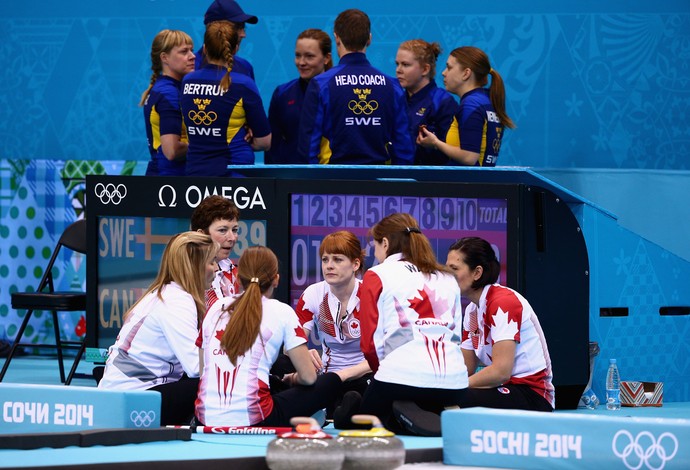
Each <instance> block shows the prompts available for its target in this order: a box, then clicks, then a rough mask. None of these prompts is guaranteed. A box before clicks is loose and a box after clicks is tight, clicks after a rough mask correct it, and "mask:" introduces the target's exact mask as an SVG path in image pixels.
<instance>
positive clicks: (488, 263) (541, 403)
mask: <svg viewBox="0 0 690 470" xmlns="http://www.w3.org/2000/svg"><path fill="white" fill-rule="evenodd" d="M446 265H447V266H448V267H449V268H450V269H451V270H452V271H453V272H454V273H455V277H456V279H457V281H458V285H459V286H460V291H461V292H462V295H463V296H464V297H466V298H467V299H469V300H470V302H471V303H470V304H469V305H468V306H467V308H466V309H465V316H464V321H463V328H462V352H463V355H464V357H465V364H467V369H468V372H469V374H470V377H469V383H470V388H469V390H468V391H467V393H466V394H465V397H464V398H463V400H462V401H461V402H460V403H459V405H460V407H461V408H468V407H472V406H483V407H487V408H503V409H523V410H533V411H553V409H554V405H555V395H554V387H553V383H552V382H551V379H552V372H551V359H550V357H549V350H548V348H547V347H546V339H545V338H544V332H543V331H542V329H541V325H540V324H539V319H538V318H537V315H536V314H535V313H534V310H533V309H532V307H531V305H530V304H529V302H527V300H526V299H525V298H524V297H523V296H522V295H520V294H519V293H518V292H516V291H514V290H513V289H510V288H508V287H505V286H502V285H500V284H498V283H496V281H497V280H498V275H499V273H500V270H501V267H500V263H499V262H498V259H497V258H496V253H495V252H494V250H493V248H492V247H491V244H489V242H487V241H486V240H484V239H482V238H478V237H467V238H462V239H460V240H458V241H457V242H455V243H454V244H453V245H451V247H450V249H449V251H448V259H447V262H446ZM481 365H483V366H484V367H481V368H480V367H479V366H481Z"/></svg>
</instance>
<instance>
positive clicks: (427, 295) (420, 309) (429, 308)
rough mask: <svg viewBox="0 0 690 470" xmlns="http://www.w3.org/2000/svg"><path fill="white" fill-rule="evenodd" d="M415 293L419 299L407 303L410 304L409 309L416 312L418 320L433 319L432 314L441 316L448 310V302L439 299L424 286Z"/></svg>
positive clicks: (415, 298)
mask: <svg viewBox="0 0 690 470" xmlns="http://www.w3.org/2000/svg"><path fill="white" fill-rule="evenodd" d="M417 292H418V293H419V297H413V298H412V299H408V302H410V308H412V309H413V310H414V311H415V312H417V314H418V315H419V318H435V317H436V315H434V312H436V313H438V315H439V316H441V314H443V313H444V312H445V311H446V310H448V302H447V301H446V300H445V299H442V298H441V299H439V298H438V297H437V296H436V292H435V291H433V290H432V289H429V287H428V286H426V285H425V286H424V288H423V289H422V290H418V291H417Z"/></svg>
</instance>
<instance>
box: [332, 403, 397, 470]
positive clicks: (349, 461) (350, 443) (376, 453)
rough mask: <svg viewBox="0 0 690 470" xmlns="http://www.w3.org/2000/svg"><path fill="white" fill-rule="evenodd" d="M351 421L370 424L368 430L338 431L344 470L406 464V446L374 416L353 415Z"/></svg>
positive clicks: (393, 466)
mask: <svg viewBox="0 0 690 470" xmlns="http://www.w3.org/2000/svg"><path fill="white" fill-rule="evenodd" d="M352 422H353V423H356V424H370V425H371V429H368V430H347V431H341V432H340V434H339V435H338V439H337V441H338V442H339V443H340V444H341V445H342V446H343V449H344V451H345V461H344V462H343V467H342V468H343V470H355V469H367V470H371V469H377V470H388V469H393V468H398V467H400V466H402V465H403V464H404V463H405V446H404V445H403V443H402V441H401V440H400V439H398V438H397V437H395V434H393V433H392V432H390V431H389V430H387V429H385V428H384V427H383V425H382V424H381V421H380V420H379V419H378V418H377V417H376V416H373V415H354V416H353V417H352Z"/></svg>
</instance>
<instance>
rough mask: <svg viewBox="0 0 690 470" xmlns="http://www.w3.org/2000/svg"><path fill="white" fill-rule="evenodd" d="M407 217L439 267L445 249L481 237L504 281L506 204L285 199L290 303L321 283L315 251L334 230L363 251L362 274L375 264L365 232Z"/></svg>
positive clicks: (355, 197)
mask: <svg viewBox="0 0 690 470" xmlns="http://www.w3.org/2000/svg"><path fill="white" fill-rule="evenodd" d="M396 212H406V213H409V214H411V215H412V216H413V217H414V218H415V219H417V221H418V223H419V227H420V229H421V230H422V233H423V234H424V235H426V237H427V238H428V239H429V240H430V242H431V245H432V247H433V249H434V251H435V253H436V257H437V258H438V260H439V262H441V263H445V260H446V254H447V253H448V248H449V247H450V246H451V245H452V244H453V243H454V242H455V241H456V240H457V239H459V238H462V237H468V236H477V237H482V238H484V239H486V240H487V241H489V242H490V243H491V244H492V245H493V247H494V250H495V251H496V253H497V255H498V258H499V260H501V279H505V278H506V270H507V263H506V260H507V256H505V254H506V253H507V250H508V228H509V227H508V224H509V218H508V199H507V198H468V197H445V196H444V197H437V196H412V195H407V196H397V195H390V194H388V195H373V194H312V193H306V192H305V193H293V194H291V195H290V301H291V303H292V305H293V306H294V305H296V303H297V300H298V299H299V296H300V295H301V294H302V292H304V289H306V288H307V286H309V285H310V284H313V283H315V282H319V281H322V280H323V276H322V272H321V260H320V257H319V246H320V244H321V241H322V240H323V238H324V237H325V236H326V235H328V234H329V233H332V232H335V231H337V230H349V231H351V232H352V233H354V234H355V235H356V236H357V237H358V238H359V239H360V242H361V244H362V248H363V249H364V250H365V255H366V258H365V263H364V264H365V266H364V267H365V269H367V268H370V267H371V266H373V265H374V264H375V263H376V260H375V258H374V251H373V247H372V246H371V244H370V243H369V242H370V241H371V240H370V237H369V236H368V232H369V229H370V228H371V227H372V226H373V225H374V224H376V223H377V222H378V221H379V220H381V219H382V218H383V217H385V216H387V215H390V214H393V213H396Z"/></svg>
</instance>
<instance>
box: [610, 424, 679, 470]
mask: <svg viewBox="0 0 690 470" xmlns="http://www.w3.org/2000/svg"><path fill="white" fill-rule="evenodd" d="M621 446H622V448H621ZM611 448H612V449H613V453H614V454H615V455H616V457H618V458H620V459H622V460H623V463H624V464H625V466H626V467H628V468H629V469H630V470H638V469H639V468H641V467H642V466H643V465H644V466H645V467H647V468H648V469H649V470H661V469H662V468H664V466H665V465H666V462H668V461H670V460H672V459H673V457H675V456H676V453H677V452H678V439H677V438H676V436H675V435H674V434H673V433H670V432H665V433H662V434H661V435H660V436H659V439H656V438H655V437H654V434H652V433H651V432H649V431H643V432H641V433H639V434H638V435H637V436H635V438H634V439H633V436H632V434H631V433H630V432H628V431H625V430H620V431H618V432H617V433H616V435H615V436H613V442H612V444H611Z"/></svg>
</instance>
